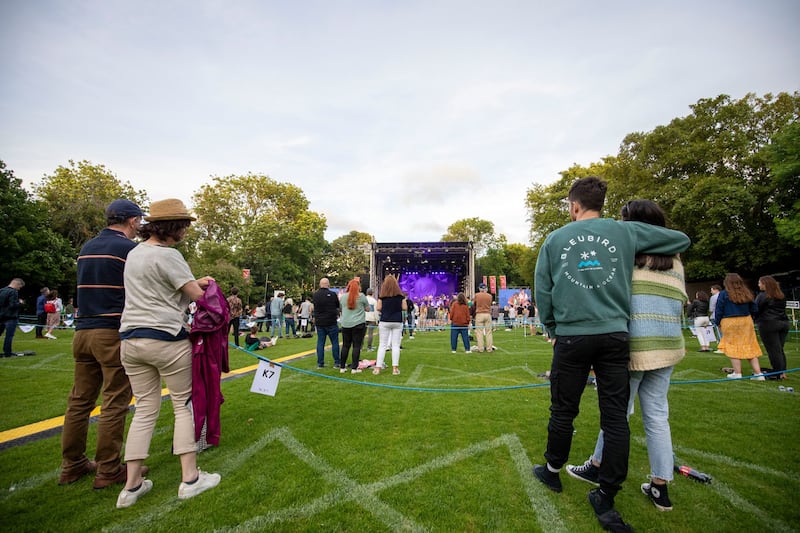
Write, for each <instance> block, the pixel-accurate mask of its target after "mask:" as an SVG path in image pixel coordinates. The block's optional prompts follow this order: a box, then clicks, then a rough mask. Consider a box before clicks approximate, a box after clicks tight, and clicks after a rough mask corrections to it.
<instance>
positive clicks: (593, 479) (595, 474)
mask: <svg viewBox="0 0 800 533" xmlns="http://www.w3.org/2000/svg"><path fill="white" fill-rule="evenodd" d="M567 474H569V475H570V476H572V477H574V478H575V479H580V480H581V481H585V482H587V483H591V484H592V485H594V486H595V487H599V486H600V469H599V468H598V467H596V466H594V465H593V464H592V459H591V458H589V459H587V460H586V462H585V463H583V464H582V465H577V466H576V465H567Z"/></svg>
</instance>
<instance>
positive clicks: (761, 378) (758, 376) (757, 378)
mask: <svg viewBox="0 0 800 533" xmlns="http://www.w3.org/2000/svg"><path fill="white" fill-rule="evenodd" d="M750 379H752V380H754V381H766V380H767V378H765V377H764V374H763V373H761V374H753V377H751V378H750Z"/></svg>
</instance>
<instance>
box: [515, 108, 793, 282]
mask: <svg viewBox="0 0 800 533" xmlns="http://www.w3.org/2000/svg"><path fill="white" fill-rule="evenodd" d="M690 107H691V110H692V112H691V114H689V115H688V116H686V117H681V118H676V119H673V120H672V121H671V122H670V123H669V124H667V125H664V126H658V127H656V128H655V129H653V131H651V132H646V133H642V132H636V133H631V134H629V135H627V136H626V137H625V138H624V139H623V141H622V143H621V145H620V150H619V153H618V154H617V155H616V156H614V157H608V158H605V159H604V160H603V161H602V162H601V163H596V164H592V165H590V166H589V167H573V168H571V169H570V170H568V171H566V172H563V173H562V179H561V180H559V181H558V182H556V183H555V184H553V185H550V186H546V187H544V186H538V185H537V186H534V187H533V188H531V189H530V190H529V192H528V209H529V213H530V221H531V225H532V226H531V233H532V235H534V236H536V237H537V239H534V248H535V250H536V251H537V252H538V246H539V244H540V243H541V239H543V238H544V236H545V235H546V234H547V233H549V232H550V231H552V230H553V229H555V227H557V226H558V225H560V224H559V216H558V215H557V214H556V213H557V207H556V206H557V202H558V199H559V198H560V197H561V198H563V197H565V196H566V192H567V191H568V188H569V187H568V184H569V183H571V179H570V178H571V177H572V175H576V176H586V175H592V174H594V175H599V176H601V177H603V178H605V179H606V180H607V181H608V183H609V192H608V195H607V197H606V206H605V213H606V216H611V217H616V216H618V213H619V210H620V208H621V207H622V205H623V204H624V203H625V202H626V201H628V200H631V199H635V198H648V199H651V200H654V201H656V202H657V203H658V204H659V205H660V206H661V207H662V208H663V209H664V210H665V212H666V213H667V215H668V218H669V221H668V224H669V225H670V226H671V227H675V228H676V229H680V230H681V231H684V232H685V233H687V234H688V235H689V237H690V238H691V239H692V242H693V243H694V245H693V246H692V247H691V248H690V249H689V250H688V251H687V252H686V253H685V254H684V261H685V264H686V277H687V279H690V280H691V279H710V278H720V277H722V276H723V275H724V274H725V272H728V271H736V272H739V273H740V274H742V275H743V276H745V277H752V276H756V275H759V273H763V272H764V271H767V272H769V271H775V270H782V269H786V268H791V267H793V265H792V263H791V258H793V257H796V256H797V255H798V253H800V250H798V245H797V240H794V238H793V236H794V235H797V233H798V231H797V225H796V223H795V222H793V221H796V220H797V212H798V209H797V207H794V206H795V202H796V201H797V198H798V186H797V168H796V166H793V165H792V163H791V162H792V161H795V162H796V161H797V146H798V143H797V133H796V132H795V131H794V130H793V129H792V128H793V126H792V125H793V124H796V123H797V122H798V121H800V93H794V94H791V95H790V94H787V93H780V94H778V95H777V96H773V95H771V94H767V95H765V96H763V97H756V96H755V95H752V94H748V95H746V96H745V97H744V98H742V99H740V100H734V99H731V98H730V97H729V96H727V95H720V96H718V97H716V98H709V99H701V100H699V101H698V102H697V103H696V104H694V105H692V106H690ZM783 135H785V137H783ZM782 165H785V166H782ZM783 169H786V171H785V172H783V171H782V170H783ZM784 191H785V192H784ZM561 220H564V222H566V216H565V215H564V216H563V217H562V218H561ZM766 243H769V245H767V244H766Z"/></svg>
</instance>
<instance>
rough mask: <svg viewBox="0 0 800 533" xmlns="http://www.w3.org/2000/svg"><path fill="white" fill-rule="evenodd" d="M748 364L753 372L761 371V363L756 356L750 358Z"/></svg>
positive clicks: (758, 372)
mask: <svg viewBox="0 0 800 533" xmlns="http://www.w3.org/2000/svg"><path fill="white" fill-rule="evenodd" d="M740 364H741V363H740ZM750 366H752V367H753V374H760V373H761V365H760V364H759V362H758V357H753V358H752V359H750Z"/></svg>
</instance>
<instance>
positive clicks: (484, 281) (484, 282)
mask: <svg viewBox="0 0 800 533" xmlns="http://www.w3.org/2000/svg"><path fill="white" fill-rule="evenodd" d="M487 283H488V281H486V276H483V284H484V285H486V284H487Z"/></svg>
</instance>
